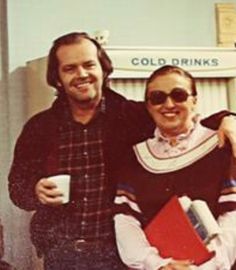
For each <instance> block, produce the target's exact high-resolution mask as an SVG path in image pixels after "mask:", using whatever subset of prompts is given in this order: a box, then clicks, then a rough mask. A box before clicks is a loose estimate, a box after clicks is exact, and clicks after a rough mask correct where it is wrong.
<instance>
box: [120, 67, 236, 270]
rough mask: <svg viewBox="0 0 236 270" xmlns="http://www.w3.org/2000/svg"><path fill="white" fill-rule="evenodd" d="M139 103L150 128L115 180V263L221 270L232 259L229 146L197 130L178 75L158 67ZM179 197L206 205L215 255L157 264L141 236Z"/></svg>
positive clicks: (235, 242) (184, 81)
mask: <svg viewBox="0 0 236 270" xmlns="http://www.w3.org/2000/svg"><path fill="white" fill-rule="evenodd" d="M145 100H146V106H147V109H148V111H149V113H150V115H151V116H152V118H153V120H154V122H155V123H156V129H155V132H154V137H153V138H150V139H148V140H145V141H143V142H141V143H138V144H136V145H135V146H134V147H133V152H132V153H130V156H129V155H127V159H126V160H125V161H124V164H123V166H121V169H120V170H119V171H118V172H117V176H116V179H117V180H119V179H120V181H119V182H120V183H119V185H118V191H117V196H116V199H115V202H116V206H117V214H116V215H115V226H116V236H117V243H118V247H119V251H120V255H121V258H122V259H123V261H124V262H125V263H126V264H127V265H128V266H129V267H131V268H132V269H144V270H157V269H162V270H190V269H193V268H194V269H195V268H196V269H199V270H200V269H203V270H216V269H218V270H226V269H227V270H229V269H230V268H231V266H232V265H233V263H234V261H235V259H236V231H235V229H233V228H235V227H236V192H235V187H236V163H235V160H233V158H232V151H231V148H230V147H229V145H226V146H225V147H224V148H221V149H219V148H218V147H217V140H216V134H215V131H213V130H210V129H208V128H206V127H203V126H202V125H201V124H200V121H199V116H198V115H197V112H196V104H197V90H196V85H195V81H194V79H193V77H192V76H191V75H190V74H189V73H188V72H186V71H184V70H183V69H181V68H179V67H175V66H164V67H161V68H160V69H157V70H156V71H154V72H153V74H152V75H151V77H150V78H149V79H148V81H147V86H146V93H145ZM184 195H185V196H186V195H187V196H188V197H190V198H191V199H193V200H195V199H201V200H204V201H206V202H207V203H208V205H209V208H210V209H211V211H212V213H213V214H214V215H215V217H218V223H219V226H220V227H221V229H222V230H221V233H220V235H219V237H217V238H215V239H213V240H212V241H211V242H210V244H209V248H210V249H211V250H213V251H214V252H215V256H214V257H213V258H212V259H211V260H210V261H208V262H206V263H204V264H202V265H200V266H198V267H197V266H193V265H191V264H194V262H193V261H191V258H188V257H186V258H184V259H186V260H179V258H175V254H170V256H171V258H164V257H163V256H162V253H161V250H160V249H159V247H158V246H155V247H154V246H152V245H151V244H150V243H149V242H148V240H147V238H146V236H145V233H144V232H143V230H142V228H144V227H145V226H146V225H147V224H148V223H149V222H150V221H151V220H152V219H153V218H154V217H155V215H156V214H157V213H158V212H159V211H160V210H161V208H162V207H163V206H164V205H165V204H166V203H167V202H168V201H169V200H170V198H171V197H172V196H179V197H181V196H184ZM166 226H174V224H166ZM180 233H181V232H180ZM165 237H167V236H165ZM173 241H175V239H173ZM174 244H175V245H176V246H177V247H176V248H178V243H174ZM167 252H168V251H167ZM181 259H182V258H181Z"/></svg>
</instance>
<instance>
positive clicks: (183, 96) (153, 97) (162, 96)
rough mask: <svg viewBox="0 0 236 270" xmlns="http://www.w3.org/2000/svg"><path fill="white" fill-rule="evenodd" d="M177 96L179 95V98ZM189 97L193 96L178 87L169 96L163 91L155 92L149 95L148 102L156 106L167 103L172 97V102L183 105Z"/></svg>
mask: <svg viewBox="0 0 236 270" xmlns="http://www.w3.org/2000/svg"><path fill="white" fill-rule="evenodd" d="M176 94H178V95H179V97H178V95H176ZM158 95H159V96H158ZM189 96H192V94H189V93H188V92H187V91H186V90H185V89H183V88H179V87H176V88H173V89H172V90H171V92H170V93H168V94H167V93H166V92H164V91H162V90H153V91H152V92H150V93H149V95H148V97H147V100H148V101H149V102H150V103H151V105H153V106H155V105H161V104H163V103H165V102H166V100H167V98H168V97H170V98H171V100H172V101H174V102H175V103H182V102H185V101H186V100H187V99H188V97H189ZM158 98H159V101H158Z"/></svg>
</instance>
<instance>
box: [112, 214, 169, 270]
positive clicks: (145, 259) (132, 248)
mask: <svg viewBox="0 0 236 270" xmlns="http://www.w3.org/2000/svg"><path fill="white" fill-rule="evenodd" d="M114 220H115V231H116V241H117V247H118V250H119V254H120V257H121V259H122V260H123V262H124V263H125V264H126V265H128V266H129V267H131V268H135V269H145V270H157V269H159V268H160V267H162V266H165V265H167V264H168V263H169V262H170V261H171V258H167V259H163V258H161V257H160V256H159V254H158V250H157V249H156V248H155V247H152V246H150V244H149V242H148V240H147V239H146V236H145V234H144V232H143V230H142V229H141V225H140V223H139V221H138V220H137V219H136V218H134V217H132V216H130V215H124V214H117V215H116V216H115V218H114Z"/></svg>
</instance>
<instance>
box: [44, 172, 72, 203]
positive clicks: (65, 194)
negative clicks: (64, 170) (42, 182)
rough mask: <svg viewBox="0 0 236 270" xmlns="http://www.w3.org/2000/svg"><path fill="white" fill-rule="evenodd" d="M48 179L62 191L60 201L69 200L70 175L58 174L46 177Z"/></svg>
mask: <svg viewBox="0 0 236 270" xmlns="http://www.w3.org/2000/svg"><path fill="white" fill-rule="evenodd" d="M48 180H50V181H52V182H53V183H54V184H55V185H56V186H57V189H59V190H60V191H61V192H62V201H63V203H68V202H69V197H70V175H68V174H59V175H54V176H50V177H48Z"/></svg>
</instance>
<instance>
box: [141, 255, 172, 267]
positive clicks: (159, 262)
mask: <svg viewBox="0 0 236 270" xmlns="http://www.w3.org/2000/svg"><path fill="white" fill-rule="evenodd" d="M171 260H172V258H166V259H163V258H161V257H160V256H159V255H158V254H157V253H156V252H150V253H149V254H148V256H147V257H146V258H145V261H144V262H143V265H144V269H145V270H158V269H159V268H161V267H163V266H165V265H167V264H168V263H170V262H171Z"/></svg>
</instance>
